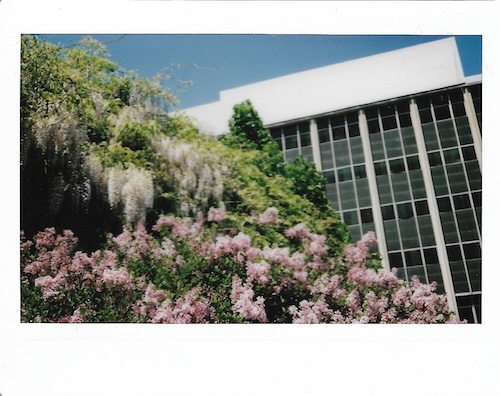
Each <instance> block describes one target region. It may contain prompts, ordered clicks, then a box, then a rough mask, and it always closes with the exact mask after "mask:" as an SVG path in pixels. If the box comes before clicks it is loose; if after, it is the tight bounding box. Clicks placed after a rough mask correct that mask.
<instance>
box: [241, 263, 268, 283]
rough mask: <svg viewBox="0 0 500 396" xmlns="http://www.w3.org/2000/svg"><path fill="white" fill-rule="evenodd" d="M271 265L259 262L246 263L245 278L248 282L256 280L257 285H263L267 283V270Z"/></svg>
mask: <svg viewBox="0 0 500 396" xmlns="http://www.w3.org/2000/svg"><path fill="white" fill-rule="evenodd" d="M270 268H271V265H269V263H267V262H265V261H260V262H258V263H252V262H248V263H247V276H248V280H249V281H252V280H256V281H257V283H259V284H261V285H265V284H267V283H269V270H270Z"/></svg>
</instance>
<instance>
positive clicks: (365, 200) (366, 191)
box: [355, 178, 372, 207]
mask: <svg viewBox="0 0 500 396" xmlns="http://www.w3.org/2000/svg"><path fill="white" fill-rule="evenodd" d="M355 183H356V191H357V192H358V205H359V207H363V206H371V204H372V202H371V198H370V188H369V186H368V179H366V178H365V179H356V181H355Z"/></svg>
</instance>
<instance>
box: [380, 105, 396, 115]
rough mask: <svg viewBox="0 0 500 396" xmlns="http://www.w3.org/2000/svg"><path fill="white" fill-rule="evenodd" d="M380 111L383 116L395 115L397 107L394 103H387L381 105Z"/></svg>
mask: <svg viewBox="0 0 500 396" xmlns="http://www.w3.org/2000/svg"><path fill="white" fill-rule="evenodd" d="M378 111H379V112H380V116H381V117H387V116H391V115H394V113H395V111H396V109H395V108H394V105H393V104H385V105H381V106H380V107H379V108H378Z"/></svg>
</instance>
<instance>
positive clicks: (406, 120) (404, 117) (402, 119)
mask: <svg viewBox="0 0 500 396" xmlns="http://www.w3.org/2000/svg"><path fill="white" fill-rule="evenodd" d="M399 125H400V126H401V128H406V127H409V126H411V117H410V113H399Z"/></svg>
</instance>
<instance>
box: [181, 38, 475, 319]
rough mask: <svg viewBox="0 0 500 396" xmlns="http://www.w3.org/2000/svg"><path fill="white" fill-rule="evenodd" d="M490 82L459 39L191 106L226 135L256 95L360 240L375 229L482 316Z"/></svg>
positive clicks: (405, 274) (262, 111) (275, 131)
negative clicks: (484, 129)
mask: <svg viewBox="0 0 500 396" xmlns="http://www.w3.org/2000/svg"><path fill="white" fill-rule="evenodd" d="M481 86H482V85H481V77H480V76H475V77H468V78H464V75H463V71H462V66H461V64H460V59H459V55H458V50H457V46H456V42H455V40H454V38H449V39H444V40H437V41H435V42H431V43H426V44H422V45H418V46H414V47H410V48H405V49H402V50H398V51H392V52H389V53H385V54H380V55H375V56H371V57H367V58H363V59H358V60H355V61H349V62H344V63H341V64H336V65H331V66H327V67H323V68H319V69H314V70H309V71H306V72H302V73H296V74H292V75H289V76H284V77H280V78H277V79H272V80H268V81H263V82H260V83H256V84H250V85H246V86H243V87H239V88H235V89H231V90H227V91H223V92H221V95H220V100H219V101H218V102H215V103H211V104H208V105H204V106H198V107H195V108H192V109H188V110H186V113H187V114H188V115H191V116H192V117H194V118H195V119H197V120H198V123H199V124H200V126H201V128H202V130H205V131H206V132H209V133H211V134H220V133H223V132H227V123H228V120H229V119H230V117H231V114H232V108H233V106H234V105H235V104H237V103H240V102H242V101H243V100H246V99H250V100H251V101H252V103H253V105H254V107H255V108H256V109H257V110H258V112H259V115H260V116H261V118H262V120H263V122H264V124H265V125H266V126H267V127H268V128H269V129H270V131H271V134H272V136H273V138H274V139H275V141H276V142H277V143H278V144H279V146H280V148H281V149H282V151H283V155H284V157H285V159H286V160H287V161H292V160H293V159H294V158H296V157H297V156H300V155H302V156H304V157H306V158H308V159H309V160H311V161H313V162H314V163H315V164H316V168H317V169H318V170H319V171H321V172H323V174H324V176H325V178H326V180H327V185H326V189H327V196H328V199H329V200H330V202H331V204H332V206H333V208H334V209H336V210H337V211H338V212H339V213H340V214H341V216H342V219H343V220H344V222H345V223H346V224H347V225H348V227H349V230H350V232H351V235H352V238H353V240H357V239H359V238H360V237H361V236H362V235H363V234H364V233H366V232H368V231H375V233H376V235H377V239H378V249H379V251H380V253H381V255H382V263H383V265H384V267H385V268H386V269H387V270H390V269H391V268H392V267H396V268H397V269H398V275H399V276H400V277H401V278H402V279H404V280H406V281H409V280H411V278H412V277H413V276H417V277H418V278H419V279H420V280H421V281H422V282H425V283H429V282H433V281H435V282H436V283H437V291H438V292H440V293H445V294H446V295H447V297H448V301H449V303H450V306H451V308H452V309H453V310H454V311H456V312H458V313H459V314H460V316H461V318H464V319H467V320H468V321H470V322H476V323H478V322H480V321H481V243H482V242H481V208H482V198H481V197H482V176H481V158H482V150H481V144H482V142H481V141H482V135H481V125H482V124H481V115H482V109H481Z"/></svg>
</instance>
